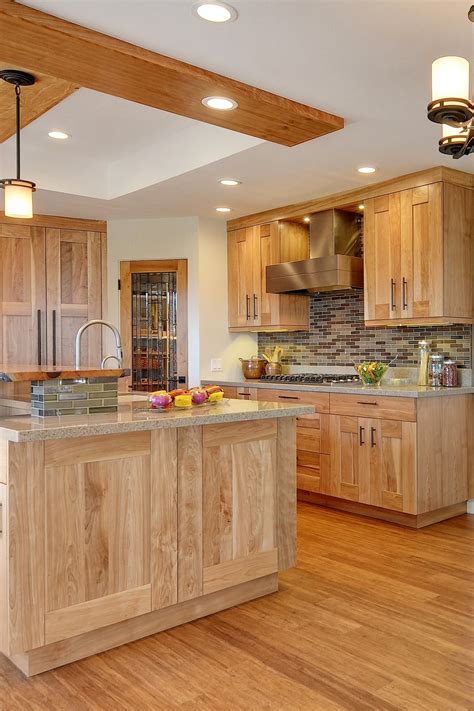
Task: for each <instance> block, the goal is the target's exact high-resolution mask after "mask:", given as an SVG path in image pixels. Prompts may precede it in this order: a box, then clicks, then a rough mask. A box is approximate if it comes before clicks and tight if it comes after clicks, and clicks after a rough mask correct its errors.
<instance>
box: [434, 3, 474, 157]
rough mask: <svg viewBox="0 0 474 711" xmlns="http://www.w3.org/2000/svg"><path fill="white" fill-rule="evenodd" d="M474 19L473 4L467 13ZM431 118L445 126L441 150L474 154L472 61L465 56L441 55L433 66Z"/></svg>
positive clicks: (451, 152) (464, 154) (457, 155)
mask: <svg viewBox="0 0 474 711" xmlns="http://www.w3.org/2000/svg"><path fill="white" fill-rule="evenodd" d="M468 18H469V20H471V22H474V5H472V7H471V9H470V10H469V13H468ZM431 71H432V96H431V102H430V103H429V104H428V118H429V120H430V121H434V122H435V123H440V124H442V125H443V133H442V137H441V139H440V141H439V144H438V145H439V150H440V152H441V153H444V154H445V155H449V156H452V157H453V158H461V157H462V156H467V155H469V154H470V153H474V102H473V101H471V99H470V95H469V62H468V61H467V59H464V57H440V58H439V59H436V60H435V61H434V62H433V65H432V70H431Z"/></svg>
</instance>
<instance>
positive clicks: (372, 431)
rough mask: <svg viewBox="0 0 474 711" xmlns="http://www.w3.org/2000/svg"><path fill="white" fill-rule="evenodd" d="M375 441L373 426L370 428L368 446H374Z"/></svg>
mask: <svg viewBox="0 0 474 711" xmlns="http://www.w3.org/2000/svg"><path fill="white" fill-rule="evenodd" d="M375 445H376V441H375V427H371V428H370V446H371V447H375Z"/></svg>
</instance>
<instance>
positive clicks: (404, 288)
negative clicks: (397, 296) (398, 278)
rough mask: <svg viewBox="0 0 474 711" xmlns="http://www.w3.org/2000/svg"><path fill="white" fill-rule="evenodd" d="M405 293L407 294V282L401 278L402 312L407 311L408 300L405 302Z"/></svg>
mask: <svg viewBox="0 0 474 711" xmlns="http://www.w3.org/2000/svg"><path fill="white" fill-rule="evenodd" d="M407 292H408V282H407V280H406V279H405V277H403V281H402V301H403V310H404V311H406V310H407V309H408V300H407Z"/></svg>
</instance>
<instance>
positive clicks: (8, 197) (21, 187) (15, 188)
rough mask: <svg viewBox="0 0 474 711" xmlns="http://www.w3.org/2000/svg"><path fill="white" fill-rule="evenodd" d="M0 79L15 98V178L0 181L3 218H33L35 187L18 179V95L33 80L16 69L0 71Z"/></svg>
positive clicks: (29, 182) (29, 75) (25, 73)
mask: <svg viewBox="0 0 474 711" xmlns="http://www.w3.org/2000/svg"><path fill="white" fill-rule="evenodd" d="M0 79H3V80H4V81H6V82H8V83H9V84H13V85H14V87H15V97H16V178H4V179H3V180H0V187H2V188H3V189H4V190H5V216H6V217H17V218H20V217H21V218H25V217H26V218H28V217H33V192H34V191H35V190H36V185H35V183H32V182H31V180H22V179H21V177H20V94H21V87H22V86H31V85H32V84H34V83H35V78H34V76H32V75H31V74H28V73H27V72H22V71H19V70H17V69H1V70H0Z"/></svg>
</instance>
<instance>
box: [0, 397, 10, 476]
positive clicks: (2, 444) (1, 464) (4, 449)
mask: <svg viewBox="0 0 474 711" xmlns="http://www.w3.org/2000/svg"><path fill="white" fill-rule="evenodd" d="M3 385H4V386H5V385H7V386H8V385H11V383H8V384H7V383H4V384H3ZM0 393H2V389H0ZM0 397H3V393H2V394H1V395H0ZM7 473H8V442H7V440H5V439H0V484H6V483H7Z"/></svg>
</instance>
